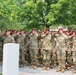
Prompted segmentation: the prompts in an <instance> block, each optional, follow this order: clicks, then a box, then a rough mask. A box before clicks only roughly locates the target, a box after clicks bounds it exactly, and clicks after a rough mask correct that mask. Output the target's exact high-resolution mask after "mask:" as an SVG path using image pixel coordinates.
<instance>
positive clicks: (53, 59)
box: [51, 49, 58, 65]
mask: <svg viewBox="0 0 76 75" xmlns="http://www.w3.org/2000/svg"><path fill="white" fill-rule="evenodd" d="M51 58H52V59H51V61H52V65H54V64H57V63H58V62H57V51H56V49H53V50H52V54H51Z"/></svg>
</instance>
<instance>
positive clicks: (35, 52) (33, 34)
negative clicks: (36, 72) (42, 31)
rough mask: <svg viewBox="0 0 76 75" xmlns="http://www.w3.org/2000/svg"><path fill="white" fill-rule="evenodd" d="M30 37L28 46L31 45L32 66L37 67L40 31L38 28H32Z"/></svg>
mask: <svg viewBox="0 0 76 75" xmlns="http://www.w3.org/2000/svg"><path fill="white" fill-rule="evenodd" d="M29 37H30V39H29V41H28V42H27V44H26V47H28V46H29V52H30V58H31V65H32V66H31V68H34V69H35V68H37V66H38V40H37V37H38V33H37V31H36V29H35V28H34V29H32V32H31V34H30V35H29Z"/></svg>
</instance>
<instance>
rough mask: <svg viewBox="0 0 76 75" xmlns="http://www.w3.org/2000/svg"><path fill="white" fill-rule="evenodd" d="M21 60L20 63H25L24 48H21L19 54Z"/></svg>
mask: <svg viewBox="0 0 76 75" xmlns="http://www.w3.org/2000/svg"><path fill="white" fill-rule="evenodd" d="M19 57H20V58H19V61H20V64H24V61H25V51H24V50H23V49H20V54H19Z"/></svg>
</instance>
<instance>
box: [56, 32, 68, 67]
mask: <svg viewBox="0 0 76 75" xmlns="http://www.w3.org/2000/svg"><path fill="white" fill-rule="evenodd" d="M66 38H67V36H66V35H65V34H64V33H63V34H61V35H59V36H58V38H57V47H58V50H57V56H58V65H59V68H65V60H66V50H67V47H66Z"/></svg>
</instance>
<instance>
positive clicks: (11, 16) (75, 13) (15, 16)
mask: <svg viewBox="0 0 76 75" xmlns="http://www.w3.org/2000/svg"><path fill="white" fill-rule="evenodd" d="M60 24H62V25H63V26H64V27H66V26H67V27H69V28H71V29H76V27H75V26H76V0H0V28H1V29H3V30H6V29H18V30H19V29H23V28H25V29H26V30H27V31H28V30H30V29H31V28H33V27H35V28H37V29H44V28H45V27H55V28H56V27H57V26H58V25H60Z"/></svg>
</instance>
